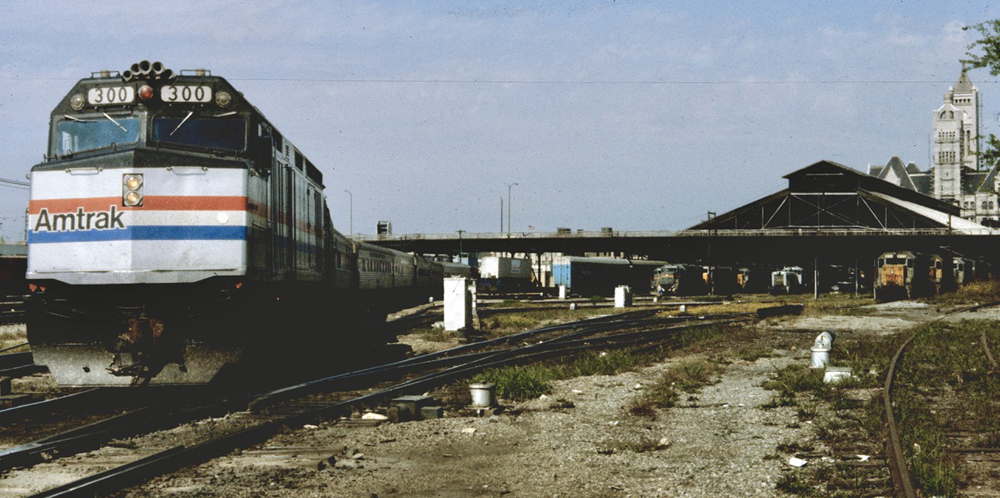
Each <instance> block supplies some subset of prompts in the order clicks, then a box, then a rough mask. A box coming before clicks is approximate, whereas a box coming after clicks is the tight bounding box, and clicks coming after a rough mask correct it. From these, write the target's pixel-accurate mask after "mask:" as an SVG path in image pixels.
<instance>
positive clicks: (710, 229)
mask: <svg viewBox="0 0 1000 498" xmlns="http://www.w3.org/2000/svg"><path fill="white" fill-rule="evenodd" d="M713 220H715V211H709V212H708V279H707V281H706V282H705V285H706V286H708V293H709V294H710V295H714V294H715V279H714V278H713V276H712V232H713V231H714V228H713V227H712V221H713Z"/></svg>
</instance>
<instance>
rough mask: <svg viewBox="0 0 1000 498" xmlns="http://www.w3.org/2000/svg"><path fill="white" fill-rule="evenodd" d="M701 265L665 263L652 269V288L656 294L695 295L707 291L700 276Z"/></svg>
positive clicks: (706, 286)
mask: <svg viewBox="0 0 1000 498" xmlns="http://www.w3.org/2000/svg"><path fill="white" fill-rule="evenodd" d="M702 271H703V270H702V267H700V266H696V265H686V264H681V263H677V264H667V265H663V266H660V267H658V268H656V269H655V270H653V282H652V287H653V290H654V291H656V293H657V294H668V295H673V296H696V295H702V294H707V293H708V285H706V284H705V280H704V279H703V278H702Z"/></svg>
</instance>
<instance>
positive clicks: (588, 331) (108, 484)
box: [0, 310, 755, 496]
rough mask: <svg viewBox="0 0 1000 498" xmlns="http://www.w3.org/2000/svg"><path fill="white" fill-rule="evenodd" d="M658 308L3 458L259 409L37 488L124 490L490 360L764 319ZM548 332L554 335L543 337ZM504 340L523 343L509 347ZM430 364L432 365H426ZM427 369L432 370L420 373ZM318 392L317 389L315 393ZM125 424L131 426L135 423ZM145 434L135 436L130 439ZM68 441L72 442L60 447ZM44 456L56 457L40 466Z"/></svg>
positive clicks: (92, 431)
mask: <svg viewBox="0 0 1000 498" xmlns="http://www.w3.org/2000/svg"><path fill="white" fill-rule="evenodd" d="M653 313H655V311H652V310H643V311H638V312H633V313H626V314H621V315H613V316H609V317H601V318H595V319H590V320H584V321H582V322H576V323H572V324H564V325H557V326H551V327H543V328H541V329H536V330H533V331H528V332H525V333H522V334H515V335H513V336H508V337H504V338H500V339H497V340H494V341H484V342H483V343H476V344H468V345H463V346H460V347H457V348H452V349H451V350H447V351H443V352H440V353H434V354H429V355H422V356H420V357H415V358H410V359H407V360H402V361H398V362H394V363H392V364H389V365H382V366H377V367H372V368H367V369H363V370H360V371H355V372H349V373H345V374H340V375H336V376H331V377H328V378H324V379H319V380H317V381H313V382H309V383H303V384H298V385H295V386H289V387H286V388H282V389H279V390H275V391H270V392H267V393H260V394H256V395H252V396H246V397H243V398H239V399H232V400H225V401H222V402H220V403H218V404H207V405H204V406H201V407H199V408H198V410H197V411H194V412H185V413H184V414H183V415H182V416H181V415H177V414H175V415H174V418H173V419H169V420H166V419H164V418H162V417H152V418H151V419H149V420H146V419H143V417H144V416H146V415H150V414H155V413H157V412H158V411H160V410H159V408H157V407H150V408H145V409H141V410H142V411H143V412H142V413H141V414H140V415H129V417H132V418H131V420H132V421H133V422H134V423H133V422H129V423H123V422H122V421H121V420H117V421H114V422H104V423H101V424H95V426H94V427H91V428H81V430H79V431H78V432H76V433H73V434H61V435H58V436H53V437H49V438H46V439H45V440H42V441H35V442H32V443H30V444H25V445H21V446H22V447H20V448H17V449H10V450H8V451H6V452H4V453H2V454H0V468H2V467H3V462H4V461H7V462H10V463H11V465H13V466H31V464H32V463H35V464H37V463H40V460H39V458H41V460H45V459H46V458H52V457H53V456H54V455H66V454H70V453H74V452H79V451H87V448H97V447H100V446H102V445H106V444H107V442H108V441H109V440H110V439H113V438H122V437H125V434H127V433H128V432H132V433H135V434H139V433H141V432H143V431H144V430H145V428H146V427H151V426H153V425H158V426H170V425H171V424H176V423H178V422H179V421H181V420H182V419H187V420H194V418H196V417H204V416H206V415H207V414H212V413H215V414H218V413H223V412H225V413H233V412H234V410H243V409H245V408H251V409H250V410H244V411H241V412H239V415H237V416H233V419H234V421H233V422H232V423H233V427H232V428H230V429H231V430H222V429H219V428H216V429H215V430H213V431H212V433H211V434H210V435H208V436H206V437H201V438H196V439H194V440H187V441H184V442H183V443H182V444H179V445H176V444H175V445H168V446H162V445H160V446H156V445H150V446H144V445H142V444H141V443H135V444H139V445H140V447H139V448H138V449H137V450H136V451H135V452H134V454H133V455H132V456H131V457H130V458H129V459H130V460H131V463H128V464H125V465H121V466H115V467H113V468H108V469H106V470H104V471H102V472H100V473H98V474H95V475H91V476H89V477H86V478H84V479H81V480H78V481H75V482H72V483H67V484H65V485H63V486H60V487H58V488H54V489H50V490H48V491H45V492H42V493H39V494H37V495H35V496H94V495H95V494H99V493H105V492H109V491H113V490H117V489H121V488H122V487H125V486H128V485H131V484H134V483H137V482H140V481H142V480H145V479H148V478H150V477H152V476H154V475H160V474H163V473H169V472H171V471H173V470H175V469H177V468H179V467H182V466H186V465H190V464H193V463H196V462H200V461H204V460H206V459H209V458H212V457H215V456H218V455H222V454H225V453H227V452H229V451H232V450H233V449H236V448H242V447H246V446H250V445H253V444H256V443H258V442H261V441H263V440H265V439H266V438H268V437H270V436H273V435H274V434H276V433H277V432H279V431H281V430H283V429H284V428H288V427H299V426H301V425H303V424H306V423H314V422H316V421H320V420H329V419H336V418H337V417H340V416H342V415H344V414H347V413H350V410H352V409H353V408H356V407H358V406H371V405H375V404H381V403H384V402H385V401H386V400H388V399H390V398H392V397H395V396H398V395H400V394H404V393H408V394H412V393H421V392H424V391H425V390H427V389H429V388H432V387H436V386H440V385H442V384H446V383H449V382H451V381H453V380H454V379H456V378H460V377H467V376H469V375H472V374H474V373H476V372H479V371H482V370H483V369H486V368H491V367H496V366H499V365H506V364H512V363H522V362H528V361H536V360H538V359H543V358H549V357H552V356H556V355H565V354H572V353H575V352H579V351H584V350H587V349H593V348H596V347H600V348H615V347H629V346H640V347H646V346H649V345H650V344H653V343H666V344H669V342H670V338H671V337H672V335H673V334H675V333H676V332H678V331H681V330H684V329H686V328H688V327H691V326H695V327H706V326H717V325H719V324H725V323H734V322H740V321H747V320H752V319H755V315H753V314H735V315H728V316H726V317H722V318H720V319H717V320H711V321H708V320H701V321H699V320H698V319H697V318H694V317H679V318H671V319H656V318H651V316H652V315H653ZM618 330H625V332H620V333H615V332H616V331H618ZM541 336H546V337H548V336H554V337H549V338H548V339H545V340H541V341H539V340H538V339H539V338H540V337H541ZM529 339H530V341H529ZM503 344H507V345H509V344H517V345H516V346H514V347H506V348H500V346H501V345H503ZM428 369H431V370H432V371H431V372H430V373H426V371H427V370H428ZM420 372H425V373H422V374H420V375H417V374H418V373H420ZM404 376H406V380H403V381H401V382H400V381H398V380H395V381H388V382H387V381H386V379H393V378H396V379H398V378H400V377H404ZM345 389H364V390H362V391H359V392H358V393H355V394H347V393H341V394H339V395H336V396H332V395H330V394H322V395H317V393H330V392H331V391H335V390H345ZM310 395H311V397H309V396H310ZM167 418H169V417H167ZM227 418H228V417H227ZM237 419H238V420H237ZM144 420H145V421H144ZM146 424H150V425H146ZM125 428H128V429H127V430H125ZM84 429H86V430H84ZM146 432H148V431H146ZM193 432H197V431H193ZM141 439H142V438H132V439H129V440H128V441H137V440H141ZM119 441H121V439H119ZM62 444H66V445H67V446H60V445H62ZM131 444H133V443H118V444H117V447H118V451H120V450H121V448H122V447H123V446H129V445H131ZM5 459H6V460H5ZM119 459H120V458H119ZM93 464H94V462H93V461H88V465H90V466H93ZM44 465H51V464H43V465H39V466H36V467H43V466H44ZM32 470H34V469H27V470H17V471H13V472H14V474H13V478H15V479H17V478H18V477H19V476H18V473H19V472H30V471H32ZM43 470H44V469H43ZM8 478H11V474H8Z"/></svg>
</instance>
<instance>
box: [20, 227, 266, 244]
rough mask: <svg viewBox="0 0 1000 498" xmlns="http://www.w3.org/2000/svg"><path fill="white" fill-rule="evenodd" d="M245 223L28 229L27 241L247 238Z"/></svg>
mask: <svg viewBox="0 0 1000 498" xmlns="http://www.w3.org/2000/svg"><path fill="white" fill-rule="evenodd" d="M246 238H247V231H246V227H244V226H225V227H219V226H190V225H180V226H169V225H148V226H131V227H128V228H125V229H121V228H119V229H115V230H86V231H73V232H29V233H28V243H30V244H49V243H59V242H107V241H114V240H246Z"/></svg>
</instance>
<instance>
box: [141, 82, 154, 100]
mask: <svg viewBox="0 0 1000 498" xmlns="http://www.w3.org/2000/svg"><path fill="white" fill-rule="evenodd" d="M139 98H140V99H142V100H149V99H151V98H153V87H151V86H149V85H142V86H141V87H139Z"/></svg>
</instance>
